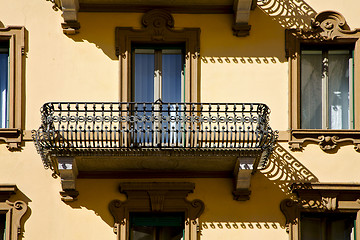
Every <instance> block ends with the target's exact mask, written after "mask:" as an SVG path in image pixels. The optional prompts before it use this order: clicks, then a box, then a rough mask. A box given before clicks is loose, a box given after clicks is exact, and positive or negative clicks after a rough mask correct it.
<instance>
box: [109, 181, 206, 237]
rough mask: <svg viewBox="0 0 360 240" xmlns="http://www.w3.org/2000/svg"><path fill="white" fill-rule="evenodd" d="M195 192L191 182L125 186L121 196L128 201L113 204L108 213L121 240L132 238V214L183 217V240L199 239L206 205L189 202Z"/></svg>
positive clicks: (112, 202) (110, 205) (193, 201)
mask: <svg viewBox="0 0 360 240" xmlns="http://www.w3.org/2000/svg"><path fill="white" fill-rule="evenodd" d="M194 189H195V184H194V183H190V182H123V183H120V185H119V191H120V193H123V194H125V195H126V196H127V199H126V201H120V200H113V201H111V202H110V203H109V210H110V213H111V214H112V216H113V217H114V222H115V224H114V232H115V233H116V235H117V239H119V240H128V239H129V237H130V214H131V213H151V212H154V213H176V212H177V213H183V214H184V218H185V223H184V240H196V239H198V236H199V235H198V234H199V233H198V232H199V228H200V224H199V217H200V215H201V214H202V213H203V211H204V203H203V202H202V201H201V200H199V199H195V200H192V201H188V200H187V199H186V197H187V195H188V194H189V193H192V192H193V191H194Z"/></svg>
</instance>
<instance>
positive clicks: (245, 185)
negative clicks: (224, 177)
mask: <svg viewBox="0 0 360 240" xmlns="http://www.w3.org/2000/svg"><path fill="white" fill-rule="evenodd" d="M254 163H255V157H247V158H245V157H243V158H238V159H237V162H236V166H235V169H234V190H233V196H234V200H237V201H246V200H249V199H250V194H251V191H250V185H251V176H252V174H253V173H254V170H255V169H254Z"/></svg>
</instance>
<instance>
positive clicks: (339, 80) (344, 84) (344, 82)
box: [328, 50, 350, 129]
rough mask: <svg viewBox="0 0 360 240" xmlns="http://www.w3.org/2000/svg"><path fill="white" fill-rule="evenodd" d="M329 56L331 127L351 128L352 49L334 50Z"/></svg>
mask: <svg viewBox="0 0 360 240" xmlns="http://www.w3.org/2000/svg"><path fill="white" fill-rule="evenodd" d="M328 56H329V95H328V96H329V106H328V107H329V128H330V129H349V128H350V121H349V120H350V117H349V116H350V111H349V110H350V108H349V101H350V95H349V82H350V81H349V77H350V74H349V59H350V51H348V50H345V51H344V50H332V51H329V53H328Z"/></svg>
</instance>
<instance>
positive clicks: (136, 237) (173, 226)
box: [130, 213, 184, 240]
mask: <svg viewBox="0 0 360 240" xmlns="http://www.w3.org/2000/svg"><path fill="white" fill-rule="evenodd" d="M183 235H184V214H183V213H156V214H154V213H131V214H130V239H131V240H181V239H183Z"/></svg>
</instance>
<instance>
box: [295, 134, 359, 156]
mask: <svg viewBox="0 0 360 240" xmlns="http://www.w3.org/2000/svg"><path fill="white" fill-rule="evenodd" d="M305 143H318V144H319V146H320V148H321V149H322V150H323V151H325V152H328V151H331V150H334V149H337V148H338V147H339V144H340V143H341V144H349V143H350V144H353V145H354V149H355V150H356V151H360V131H359V130H353V129H351V130H328V129H296V130H292V131H291V132H290V141H289V147H290V149H291V150H293V151H300V150H302V149H303V147H304V146H305Z"/></svg>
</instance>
